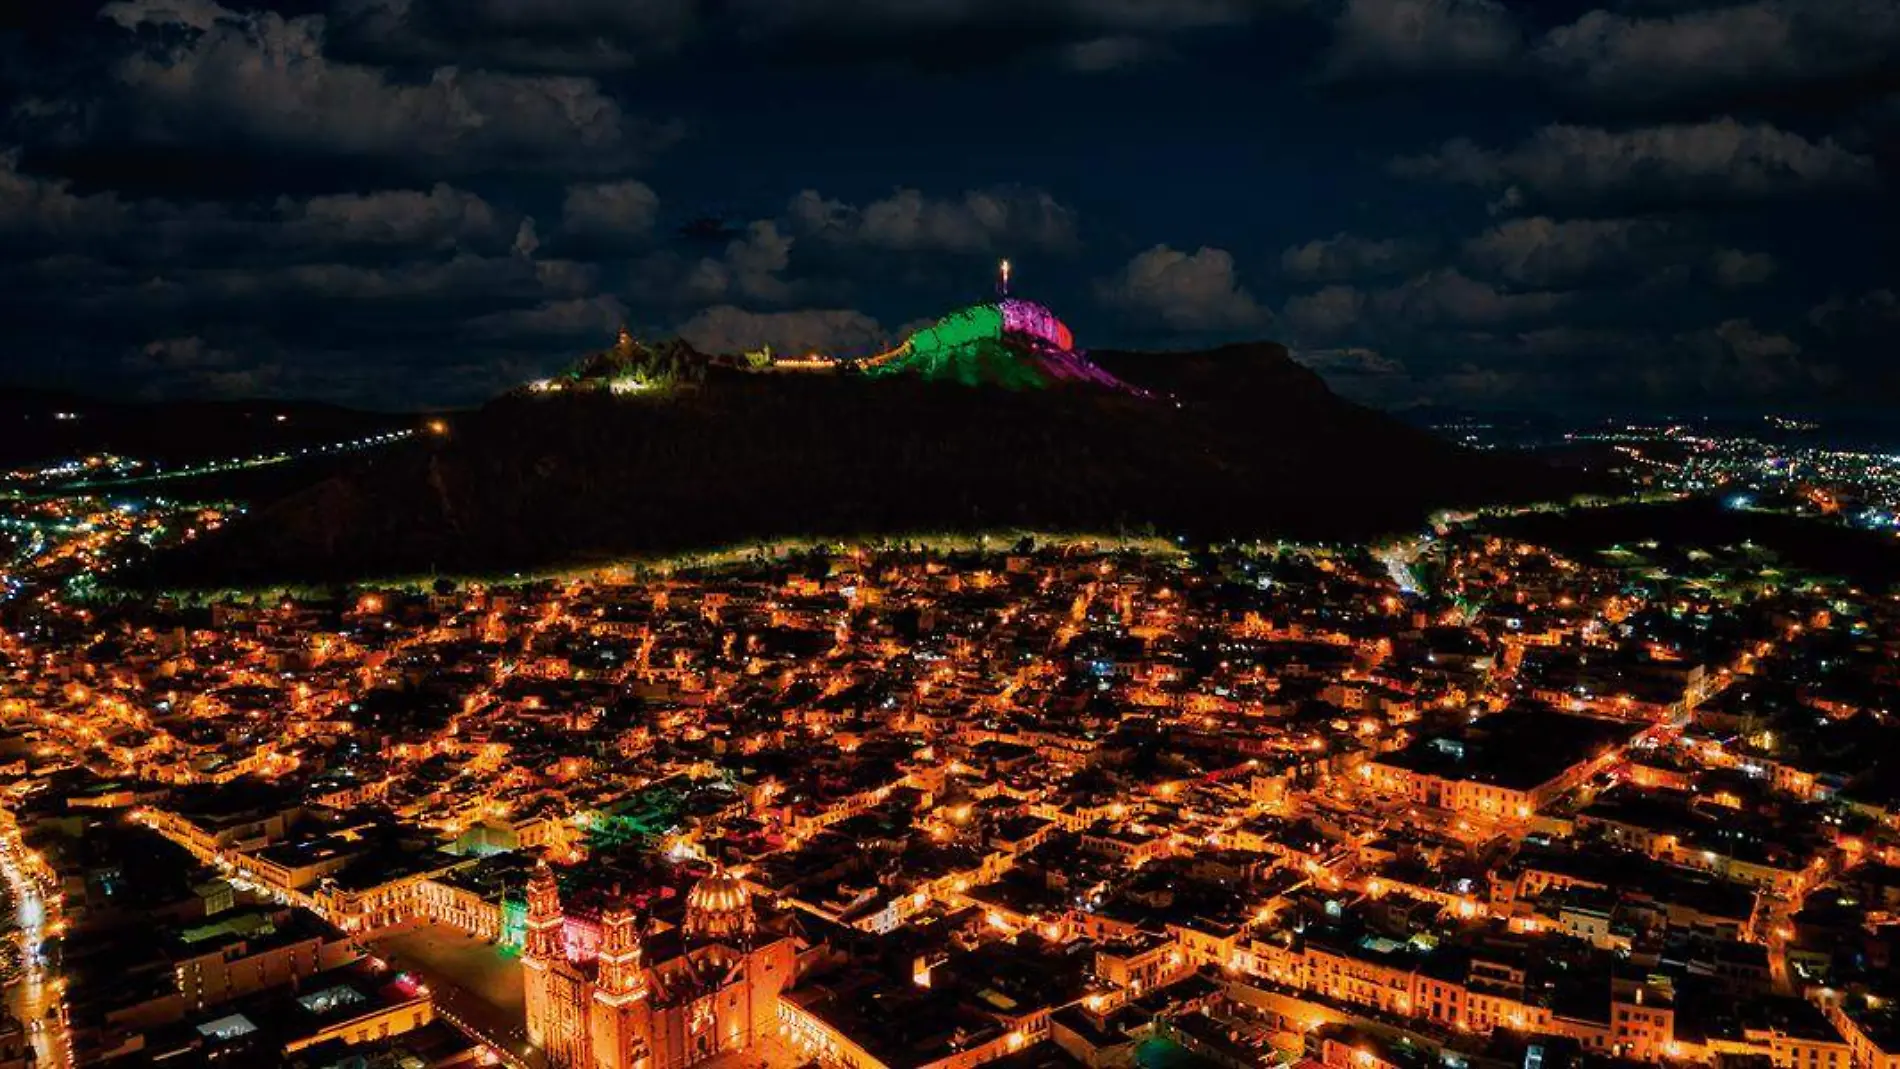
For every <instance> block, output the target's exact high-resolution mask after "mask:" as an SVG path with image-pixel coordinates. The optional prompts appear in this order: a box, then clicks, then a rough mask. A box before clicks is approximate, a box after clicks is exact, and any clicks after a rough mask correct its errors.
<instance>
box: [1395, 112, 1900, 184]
mask: <svg viewBox="0 0 1900 1069" xmlns="http://www.w3.org/2000/svg"><path fill="white" fill-rule="evenodd" d="M1393 170H1394V171H1395V172H1396V173H1397V174H1399V175H1401V176H1405V177H1415V178H1434V179H1439V180H1442V181H1446V182H1453V183H1460V184H1465V185H1473V186H1480V187H1487V188H1496V189H1500V190H1504V191H1507V195H1509V196H1511V197H1512V198H1513V199H1522V198H1529V199H1533V200H1545V201H1557V202H1590V201H1601V200H1611V199H1616V198H1634V199H1645V200H1647V199H1654V200H1669V201H1693V200H1696V199H1699V198H1707V197H1721V198H1761V197H1771V196H1777V195H1787V194H1801V193H1812V192H1815V191H1823V190H1828V189H1843V190H1854V189H1861V190H1868V189H1871V188H1873V187H1874V186H1875V184H1876V179H1877V171H1876V169H1875V166H1874V162H1873V160H1872V159H1870V158H1869V157H1867V156H1864V155H1860V154H1858V153H1855V152H1852V151H1850V150H1848V149H1847V148H1845V147H1843V146H1842V145H1840V144H1839V143H1837V142H1836V141H1834V140H1833V139H1832V138H1827V137H1822V138H1818V139H1810V138H1807V137H1804V136H1802V135H1801V134H1798V133H1794V132H1792V131H1788V130H1782V129H1778V128H1776V127H1774V126H1771V125H1768V124H1765V123H1748V122H1742V121H1739V120H1736V119H1733V118H1728V117H1723V118H1719V119H1712V120H1709V121H1707V122H1701V123H1678V124H1668V125H1661V126H1647V127H1636V128H1632V129H1621V130H1610V129H1602V128H1598V127H1588V126H1570V125H1550V126H1545V127H1543V128H1541V129H1539V130H1537V131H1536V132H1535V133H1533V134H1532V135H1531V136H1530V137H1529V138H1527V139H1525V140H1523V141H1521V142H1518V143H1517V144H1515V145H1511V146H1509V147H1505V148H1491V147H1486V146H1483V145H1480V144H1478V143H1476V142H1474V141H1472V140H1470V139H1468V138H1458V139H1455V140H1452V141H1448V142H1446V143H1445V144H1444V145H1442V146H1440V147H1439V148H1438V149H1437V150H1436V151H1433V152H1430V153H1426V154H1425V155H1422V156H1409V157H1402V158H1400V159H1398V160H1396V161H1394V163H1393Z"/></svg>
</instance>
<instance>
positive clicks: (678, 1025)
mask: <svg viewBox="0 0 1900 1069" xmlns="http://www.w3.org/2000/svg"><path fill="white" fill-rule="evenodd" d="M565 929H566V916H565V914H564V911H563V909H562V905H561V896H560V889H559V887H558V886H557V885H556V883H555V880H554V873H553V872H552V870H550V869H549V868H548V867H547V865H546V864H545V863H544V864H542V865H541V866H539V867H538V868H537V869H536V870H535V873H534V877H533V878H532V879H531V880H530V881H529V883H528V918H527V936H526V940H525V942H524V945H523V948H522V959H521V962H522V967H523V969H524V970H525V977H524V980H525V985H524V986H525V997H526V1001H527V1011H528V1038H529V1041H530V1042H532V1043H533V1044H534V1045H535V1046H537V1047H540V1048H541V1049H542V1050H543V1051H544V1052H546V1054H547V1056H548V1060H549V1062H550V1064H552V1065H554V1066H555V1067H557V1069H686V1067H688V1066H692V1065H697V1064H699V1063H700V1062H703V1061H705V1060H707V1059H709V1058H711V1057H713V1056H714V1055H717V1054H720V1053H722V1052H725V1051H734V1050H745V1049H748V1048H750V1047H752V1046H753V1044H755V1043H757V1042H758V1041H759V1040H760V1039H761V1038H763V1037H764V1036H766V1035H769V1034H771V1033H772V1032H773V1031H775V1030H776V1029H777V1027H778V996H779V992H780V991H781V990H783V989H784V988H786V987H788V986H790V985H791V983H792V980H793V973H794V971H795V970H796V968H797V964H798V950H797V943H796V941H795V940H794V939H793V938H792V937H791V936H789V935H785V934H780V933H775V932H771V931H769V930H766V929H763V928H762V927H761V926H760V924H759V922H758V918H757V917H756V916H755V915H754V912H753V909H752V902H751V895H750V894H749V893H748V892H747V891H746V889H745V885H744V884H742V883H741V882H740V881H739V880H738V879H736V878H734V877H733V876H731V875H729V874H727V873H726V872H724V871H723V870H719V869H715V870H714V871H713V873H712V874H711V875H710V876H707V877H706V878H704V879H702V880H700V881H699V882H698V883H697V884H695V885H694V886H693V889H692V891H691V892H690V893H689V894H688V895H687V900H686V916H685V918H684V921H683V922H682V923H681V924H679V925H677V926H667V925H664V924H660V923H657V922H654V921H652V920H651V919H646V920H644V921H643V919H642V918H640V917H639V916H637V915H636V914H635V913H634V912H633V911H631V910H629V909H626V908H624V907H617V908H614V909H610V910H608V911H607V912H606V913H605V914H604V915H603V916H602V917H601V936H600V942H599V946H598V951H597V953H595V954H594V955H593V957H592V959H591V960H588V959H587V958H586V957H584V956H583V955H580V954H575V953H572V952H571V951H570V949H569V947H568V944H567V939H566V934H565Z"/></svg>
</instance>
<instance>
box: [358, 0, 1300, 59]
mask: <svg viewBox="0 0 1900 1069" xmlns="http://www.w3.org/2000/svg"><path fill="white" fill-rule="evenodd" d="M1295 6H1298V5H1297V2H1296V0H1285V2H1278V0H1275V2H1266V0H1166V2H1159V0H336V3H335V4H334V14H333V20H334V23H335V27H336V36H337V39H338V41H339V43H340V44H341V45H343V46H344V48H345V49H346V50H347V51H349V52H351V53H352V54H357V55H362V56H365V57H368V58H373V59H376V60H380V61H397V62H405V63H418V62H420V63H429V64H441V63H451V62H468V61H469V60H470V59H478V60H479V61H481V62H483V63H485V64H489V65H496V66H502V67H508V68H511V69H528V70H551V71H576V72H587V73H602V72H607V71H614V70H625V69H640V68H644V67H648V66H652V65H655V64H658V63H661V62H663V61H665V60H667V59H670V58H674V57H677V56H679V55H681V54H683V53H693V54H705V55H718V56H721V57H725V58H728V59H730V58H732V57H734V56H743V57H745V58H747V59H749V60H763V61H766V62H771V63H776V64H782V65H786V66H797V65H800V64H807V63H818V62H836V61H839V60H846V61H866V62H873V63H880V64H895V65H920V66H927V67H942V68H957V67H980V66H986V65H992V64H998V63H1007V62H1011V61H1013V60H1015V59H1018V58H1021V57H1024V56H1029V55H1036V56H1040V57H1042V58H1044V59H1046V60H1052V61H1054V62H1057V63H1059V64H1061V65H1062V66H1065V67H1067V68H1068V69H1071V70H1075V71H1103V70H1115V69H1121V68H1124V67H1128V66H1131V65H1139V64H1143V63H1147V62H1151V61H1153V60H1156V59H1158V58H1161V57H1164V56H1166V55H1168V54H1170V53H1169V49H1168V47H1167V44H1166V39H1167V37H1168V36H1169V35H1171V34H1175V33H1179V32H1183V31H1194V30H1201V29H1207V28H1211V27H1220V26H1232V25H1238V24H1241V23H1244V22H1246V21H1248V20H1250V19H1252V18H1255V17H1257V16H1259V15H1261V14H1262V13H1264V12H1268V11H1271V10H1275V9H1278V8H1285V7H1295Z"/></svg>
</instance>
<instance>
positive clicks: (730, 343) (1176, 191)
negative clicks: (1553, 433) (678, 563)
mask: <svg viewBox="0 0 1900 1069" xmlns="http://www.w3.org/2000/svg"><path fill="white" fill-rule="evenodd" d="M230 2H231V5H232V6H222V5H220V4H218V3H214V2H212V0H115V2H111V3H105V4H103V5H101V4H98V3H95V2H92V0H20V2H16V3H11V4H7V5H4V6H5V7H6V11H5V13H3V14H0V326H3V327H4V330H0V381H6V382H17V383H24V384H34V385H44V386H62V387H73V388H79V389H83V390H86V391H89V392H94V393H103V394H116V395H124V396H140V397H216V396H226V397H229V396H254V395H272V396H293V397H312V398H324V399H331V400H338V401H343V402H347V403H352V404H361V405H371V406H376V407H384V408H395V407H402V406H410V405H422V404H428V405H437V404H465V403H473V402H477V401H479V400H481V399H483V398H485V397H487V396H489V395H491V394H493V393H494V392H496V391H497V390H499V389H502V388H505V387H507V386H509V385H512V384H514V383H516V382H519V381H521V380H523V379H528V378H533V377H536V376H538V375H541V374H545V373H547V372H549V371H552V370H555V369H557V368H559V367H561V366H563V365H565V364H566V363H568V362H570V361H571V360H572V359H573V358H574V357H576V356H577V355H579V354H580V353H582V352H584V351H587V350H589V349H598V348H602V347H604V346H605V345H607V344H608V343H610V342H611V340H612V336H613V333H614V331H615V330H616V329H617V328H618V327H619V326H620V325H621V324H622V323H625V324H627V325H629V326H630V327H631V328H632V329H633V330H634V331H635V332H636V333H637V334H640V335H642V336H652V337H658V336H666V335H672V334H675V333H678V334H682V335H684V336H685V337H686V338H688V339H689V340H691V341H692V342H694V343H695V344H697V345H699V346H701V347H702V348H709V349H717V350H730V349H735V348H740V347H750V346H754V345H757V344H760V343H764V342H772V343H775V344H777V345H779V346H780V347H781V348H783V347H804V346H821V347H827V348H833V349H836V350H839V351H844V352H862V351H865V350H866V349H867V348H868V347H870V346H872V345H875V344H876V343H878V342H880V341H881V340H883V339H885V338H888V337H890V336H893V335H899V334H901V332H903V331H904V330H906V329H907V328H908V327H910V326H912V325H914V324H916V323H917V322H918V321H919V320H923V319H927V318H930V317H934V316H936V315H939V314H941V313H943V312H945V311H948V310H950V309H952V308H954V307H957V306H958V305H960V304H965V303H969V302H972V301H975V300H979V299H982V298H984V297H985V296H987V295H988V294H989V293H990V292H991V287H992V275H993V270H994V265H995V261H996V260H997V258H999V257H1002V256H1008V257H1010V258H1011V259H1012V260H1013V261H1014V262H1015V264H1016V268H1017V271H1016V273H1017V281H1018V286H1017V292H1018V293H1020V294H1022V295H1025V296H1031V297H1034V298H1037V299H1040V300H1042V301H1044V302H1045V303H1047V304H1049V305H1050V306H1051V307H1052V308H1054V309H1055V310H1056V311H1057V312H1058V313H1059V314H1060V315H1062V316H1063V317H1064V318H1065V319H1066V320H1067V321H1068V322H1069V324H1070V325H1071V326H1072V327H1073V328H1074V330H1075V332H1076V334H1077V337H1078V340H1079V341H1080V342H1081V344H1083V345H1085V346H1089V347H1095V348H1107V347H1127V346H1141V347H1171V348H1196V347H1202V346H1205V345H1208V344H1212V343H1216V342H1221V341H1230V340H1237V339H1251V338H1271V339H1275V340H1278V341H1282V342H1284V343H1286V344H1287V345H1289V346H1290V347H1291V348H1292V349H1293V350H1294V352H1295V355H1296V356H1297V357H1298V358H1299V359H1301V360H1303V361H1305V362H1307V363H1308V364H1310V365H1312V366H1313V367H1315V368H1317V369H1319V370H1321V371H1322V372H1323V373H1324V374H1325V375H1326V376H1327V377H1328V379H1329V381H1331V382H1332V383H1333V384H1334V386H1335V387H1336V388H1338V389H1339V390H1341V391H1342V392H1344V393H1346V394H1348V395H1349V396H1353V397H1356V398H1360V399H1364V400H1369V401H1373V402H1376V403H1380V404H1384V405H1389V406H1401V405H1416V404H1420V403H1427V402H1430V403H1436V404H1444V405H1457V406H1466V407H1476V408H1496V407H1508V408H1515V409H1533V408H1544V409H1560V410H1569V411H1612V410H1614V411H1630V412H1661V411H1670V410H1675V411H1751V410H1759V411H1769V410H1772V411H1793V410H1809V411H1828V410H1844V409H1848V408H1868V407H1872V406H1876V405H1878V404H1880V403H1883V402H1884V403H1889V404H1891V403H1894V402H1895V401H1900V351H1896V349H1897V348H1900V346H1896V339H1900V296H1896V294H1897V292H1900V207H1896V205H1900V198H1896V197H1895V196H1894V193H1895V186H1896V181H1895V179H1896V171H1897V170H1900V0H1756V2H1752V3H1726V4H1724V3H1715V2H1712V0H1596V2H1594V3H1571V2H1567V0H1556V2H1540V3H1536V4H1523V5H1504V4H1499V3H1494V2H1492V0H329V2H327V3H326V2H324V0H306V2H303V3H294V4H272V5H269V6H260V5H257V4H254V3H247V2H245V0H230Z"/></svg>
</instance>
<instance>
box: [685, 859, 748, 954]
mask: <svg viewBox="0 0 1900 1069" xmlns="http://www.w3.org/2000/svg"><path fill="white" fill-rule="evenodd" d="M751 932H752V893H751V892H749V891H747V890H746V888H745V884H744V883H743V882H741V881H740V880H739V878H738V877H736V876H734V875H732V874H731V873H729V872H727V871H726V870H725V869H724V868H723V867H722V866H718V865H715V866H713V870H712V872H711V873H710V874H709V875H707V876H706V877H705V878H704V879H702V880H700V881H699V882H698V883H696V884H694V885H693V889H692V890H691V891H689V892H688V893H687V895H686V934H687V935H688V936H689V937H691V938H695V939H721V938H732V937H734V936H741V935H749V934H751Z"/></svg>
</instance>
